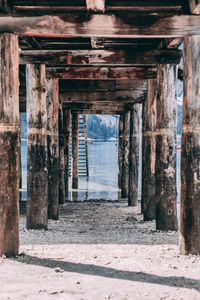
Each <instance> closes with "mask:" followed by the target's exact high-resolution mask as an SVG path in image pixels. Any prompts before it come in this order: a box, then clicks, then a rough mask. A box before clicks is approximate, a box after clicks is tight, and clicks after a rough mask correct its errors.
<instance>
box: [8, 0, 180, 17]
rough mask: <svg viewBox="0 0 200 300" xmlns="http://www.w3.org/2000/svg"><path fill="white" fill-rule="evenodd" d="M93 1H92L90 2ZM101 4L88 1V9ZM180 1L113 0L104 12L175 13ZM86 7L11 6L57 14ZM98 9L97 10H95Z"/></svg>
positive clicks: (63, 4) (22, 10)
mask: <svg viewBox="0 0 200 300" xmlns="http://www.w3.org/2000/svg"><path fill="white" fill-rule="evenodd" d="M92 2H93V3H92ZM98 2H100V4H101V5H98V3H97V1H95V0H93V1H92V0H91V1H90V3H89V2H88V9H89V7H91V8H93V11H94V9H95V7H97V9H98V6H100V7H99V8H100V10H101V12H103V11H104V10H105V8H104V9H103V11H102V8H103V7H104V5H105V4H104V1H103V0H101V1H98ZM182 4H183V3H182V1H180V0H178V1H177V0H174V1H171V0H170V1H169V0H168V1H167V2H166V1H155V0H154V1H151V2H149V1H148V2H144V1H142V2H141V1H131V2H130V1H123V2H122V1H114V2H111V3H110V2H108V3H106V10H105V11H106V12H117V11H120V12H121V11H126V12H130V11H131V12H136V13H143V12H148V13H177V12H178V11H180V10H181V8H182ZM86 9H87V7H86V6H83V3H71V2H70V3H69V2H68V1H67V2H66V1H65V2H60V3H59V2H58V3H57V2H56V5H55V3H43V5H42V4H40V5H39V4H38V5H37V3H36V4H35V5H33V3H31V4H28V3H26V2H25V3H23V5H22V3H16V2H15V4H14V6H13V9H12V13H13V14H14V13H16V14H20V13H21V14H26V13H27V14H28V13H29V14H30V13H31V14H32V15H33V14H36V15H37V14H42V13H44V12H45V13H47V14H52V13H53V14H58V13H61V14H63V13H69V12H71V13H73V12H74V13H77V12H78V11H86ZM97 11H98V10H97Z"/></svg>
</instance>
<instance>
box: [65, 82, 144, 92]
mask: <svg viewBox="0 0 200 300" xmlns="http://www.w3.org/2000/svg"><path fill="white" fill-rule="evenodd" d="M146 89H147V84H146V80H143V81H142V80H106V81H105V80H76V79H75V80H68V79H67V80H60V93H64V92H74V91H76V92H88V94H89V92H109V91H110V92H114V91H134V90H143V91H145V90H146Z"/></svg>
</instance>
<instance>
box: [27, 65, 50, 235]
mask: <svg viewBox="0 0 200 300" xmlns="http://www.w3.org/2000/svg"><path fill="white" fill-rule="evenodd" d="M26 90H27V136H28V138H27V139H28V150H27V151H28V158H27V161H28V162H27V172H28V174H27V229H47V225H48V213H47V210H48V164H47V109H46V77H45V65H27V67H26Z"/></svg>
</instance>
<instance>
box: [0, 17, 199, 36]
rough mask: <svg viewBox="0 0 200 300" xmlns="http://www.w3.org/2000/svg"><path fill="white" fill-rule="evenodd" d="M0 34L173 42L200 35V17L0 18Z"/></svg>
mask: <svg viewBox="0 0 200 300" xmlns="http://www.w3.org/2000/svg"><path fill="white" fill-rule="evenodd" d="M0 32H15V33H17V34H21V35H25V36H49V37H111V38H112V37H124V38H125V37H126V38H150V37H154V38H170V37H182V36H186V35H192V34H193V35H195V34H199V32H200V16H190V15H180V16H172V17H159V16H157V15H150V16H148V17H147V16H146V15H136V14H134V15H133V14H120V15H112V14H109V15H105V14H92V15H90V14H76V15H72V14H66V15H64V16H39V17H10V16H8V17H0Z"/></svg>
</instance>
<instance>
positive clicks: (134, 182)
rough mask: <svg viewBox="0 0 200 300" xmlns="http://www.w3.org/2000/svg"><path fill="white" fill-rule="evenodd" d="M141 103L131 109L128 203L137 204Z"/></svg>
mask: <svg viewBox="0 0 200 300" xmlns="http://www.w3.org/2000/svg"><path fill="white" fill-rule="evenodd" d="M140 107H141V104H138V103H137V104H134V106H133V109H131V110H130V147H129V190H128V205H129V206H137V202H138V168H139V111H140Z"/></svg>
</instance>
